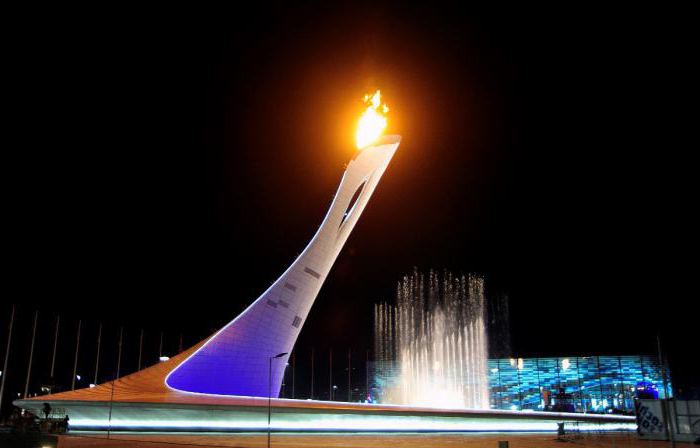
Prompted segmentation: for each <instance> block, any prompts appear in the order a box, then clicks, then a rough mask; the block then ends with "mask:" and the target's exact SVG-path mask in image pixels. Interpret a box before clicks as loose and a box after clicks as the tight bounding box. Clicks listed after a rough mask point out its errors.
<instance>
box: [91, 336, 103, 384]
mask: <svg viewBox="0 0 700 448" xmlns="http://www.w3.org/2000/svg"><path fill="white" fill-rule="evenodd" d="M101 344H102V322H100V327H99V328H98V330H97V355H96V356H95V381H94V382H93V383H92V384H97V374H98V372H99V371H100V346H101Z"/></svg>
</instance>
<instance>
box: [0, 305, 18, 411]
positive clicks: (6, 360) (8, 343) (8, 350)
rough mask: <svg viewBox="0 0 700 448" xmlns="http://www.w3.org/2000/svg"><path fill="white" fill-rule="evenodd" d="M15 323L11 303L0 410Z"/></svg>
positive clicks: (0, 383) (1, 383)
mask: <svg viewBox="0 0 700 448" xmlns="http://www.w3.org/2000/svg"><path fill="white" fill-rule="evenodd" d="M14 323H15V306H14V305H12V314H10V328H9V329H8V331H7V348H6V349H5V364H4V365H3V367H2V381H0V410H1V409H2V397H3V395H4V393H5V378H7V362H8V361H9V359H10V343H11V342H12V325H13V324H14Z"/></svg>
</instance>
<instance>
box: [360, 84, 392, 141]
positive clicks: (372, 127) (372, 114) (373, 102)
mask: <svg viewBox="0 0 700 448" xmlns="http://www.w3.org/2000/svg"><path fill="white" fill-rule="evenodd" d="M364 103H365V104H366V105H367V108H366V109H365V111H364V112H363V113H362V115H361V116H360V120H359V122H358V126H357V133H356V135H355V140H356V143H357V147H358V148H359V149H362V148H365V147H367V146H369V145H370V144H371V143H373V142H374V141H376V140H377V139H378V138H379V137H380V136H381V135H382V133H383V132H384V129H386V125H387V119H386V114H387V113H388V112H389V107H388V106H387V105H386V104H382V94H381V91H380V90H379V89H377V90H376V92H374V93H373V94H369V93H368V94H366V95H365V96H364Z"/></svg>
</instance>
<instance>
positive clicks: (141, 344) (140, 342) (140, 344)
mask: <svg viewBox="0 0 700 448" xmlns="http://www.w3.org/2000/svg"><path fill="white" fill-rule="evenodd" d="M142 354H143V328H142V329H141V336H140V337H139V368H138V370H141V355H142Z"/></svg>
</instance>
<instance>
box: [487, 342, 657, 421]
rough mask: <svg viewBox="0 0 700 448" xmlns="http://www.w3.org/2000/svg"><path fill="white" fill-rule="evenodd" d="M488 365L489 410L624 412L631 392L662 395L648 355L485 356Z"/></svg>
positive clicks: (630, 406)
mask: <svg viewBox="0 0 700 448" xmlns="http://www.w3.org/2000/svg"><path fill="white" fill-rule="evenodd" d="M488 365H489V386H490V390H491V407H492V408H493V409H510V410H524V409H529V410H550V411H562V412H601V413H602V412H608V413H609V412H620V413H625V412H632V411H633V409H634V398H635V396H644V397H648V398H652V397H658V398H665V397H666V396H667V392H666V391H665V390H664V381H663V373H662V369H661V366H660V365H659V363H658V361H657V360H656V359H655V358H654V357H651V356H587V357H575V356H571V357H561V358H525V359H523V358H516V359H491V360H489V364H488ZM666 374H667V381H668V382H669V384H668V395H669V396H670V395H671V387H670V376H669V375H668V372H666Z"/></svg>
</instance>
